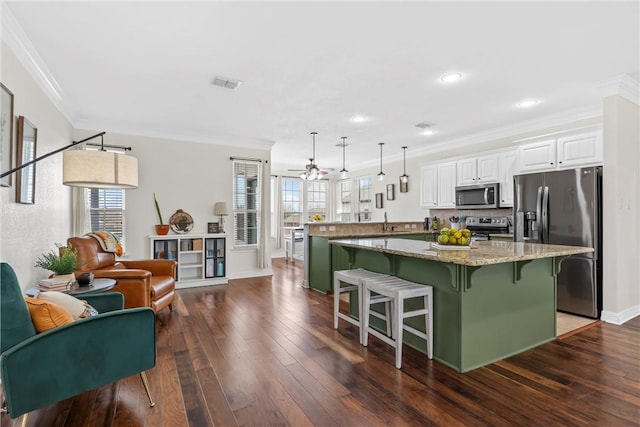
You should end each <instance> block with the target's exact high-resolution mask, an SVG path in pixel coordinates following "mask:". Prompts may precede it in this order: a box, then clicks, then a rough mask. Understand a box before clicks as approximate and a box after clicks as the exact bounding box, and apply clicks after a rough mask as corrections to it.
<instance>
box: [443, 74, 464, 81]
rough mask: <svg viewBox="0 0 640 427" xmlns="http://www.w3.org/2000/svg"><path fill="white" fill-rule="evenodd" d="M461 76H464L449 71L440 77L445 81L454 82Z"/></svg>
mask: <svg viewBox="0 0 640 427" xmlns="http://www.w3.org/2000/svg"><path fill="white" fill-rule="evenodd" d="M461 78H462V74H460V73H449V74H445V75H443V76H442V77H440V80H442V81H443V82H445V83H453V82H456V81H458V80H460V79H461Z"/></svg>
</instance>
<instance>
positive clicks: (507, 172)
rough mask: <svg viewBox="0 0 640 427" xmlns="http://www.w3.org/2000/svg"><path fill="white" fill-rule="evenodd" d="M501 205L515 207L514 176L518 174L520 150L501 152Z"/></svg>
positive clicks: (502, 206)
mask: <svg viewBox="0 0 640 427" xmlns="http://www.w3.org/2000/svg"><path fill="white" fill-rule="evenodd" d="M500 167H501V173H500V207H501V208H508V207H513V176H514V175H517V174H518V150H511V151H507V152H504V153H501V154H500Z"/></svg>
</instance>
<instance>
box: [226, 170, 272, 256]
mask: <svg viewBox="0 0 640 427" xmlns="http://www.w3.org/2000/svg"><path fill="white" fill-rule="evenodd" d="M240 165H243V166H244V171H243V172H245V174H246V173H247V172H248V171H249V170H250V169H253V168H254V167H255V174H253V171H251V172H252V175H251V177H250V178H252V179H255V184H256V185H255V187H253V188H252V190H253V191H252V192H249V191H247V190H248V189H249V188H250V187H248V186H247V185H248V182H249V181H250V179H247V178H245V179H244V183H243V184H244V191H242V192H239V191H238V185H239V184H240V183H239V181H238V180H239V177H240V176H241V175H240V174H238V173H237V172H238V170H239V166H240ZM232 174H233V177H232V197H233V200H232V212H233V236H232V237H233V246H234V248H246V249H251V248H256V247H258V246H259V245H260V219H261V218H260V216H261V209H262V186H263V185H264V183H263V182H262V162H260V161H255V160H242V159H233V165H232ZM242 196H244V197H242ZM242 198H244V199H245V202H244V207H243V208H241V207H239V205H238V203H239V201H240V199H242ZM251 201H252V202H253V203H250V202H251ZM250 204H251V205H253V207H252V208H251V209H249V207H248V206H249V205H250ZM240 216H242V218H243V219H242V228H241V229H239V217H240ZM252 216H253V218H254V220H255V225H251V221H250V218H251V217H252ZM250 230H254V231H255V233H254V235H255V242H251V243H249V240H250V235H251V232H250ZM241 234H242V235H243V239H239V238H238V236H240V235H241Z"/></svg>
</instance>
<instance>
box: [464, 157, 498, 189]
mask: <svg viewBox="0 0 640 427" xmlns="http://www.w3.org/2000/svg"><path fill="white" fill-rule="evenodd" d="M456 169H457V172H456V175H457V184H458V185H474V184H482V183H486V182H498V179H499V178H500V177H499V174H498V171H499V167H498V155H497V154H489V155H486V156H480V157H471V158H469V159H462V160H458V161H457V162H456Z"/></svg>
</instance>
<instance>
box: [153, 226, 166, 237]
mask: <svg viewBox="0 0 640 427" xmlns="http://www.w3.org/2000/svg"><path fill="white" fill-rule="evenodd" d="M155 227H156V235H158V236H164V235H166V234H167V233H169V224H156V225H155Z"/></svg>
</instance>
